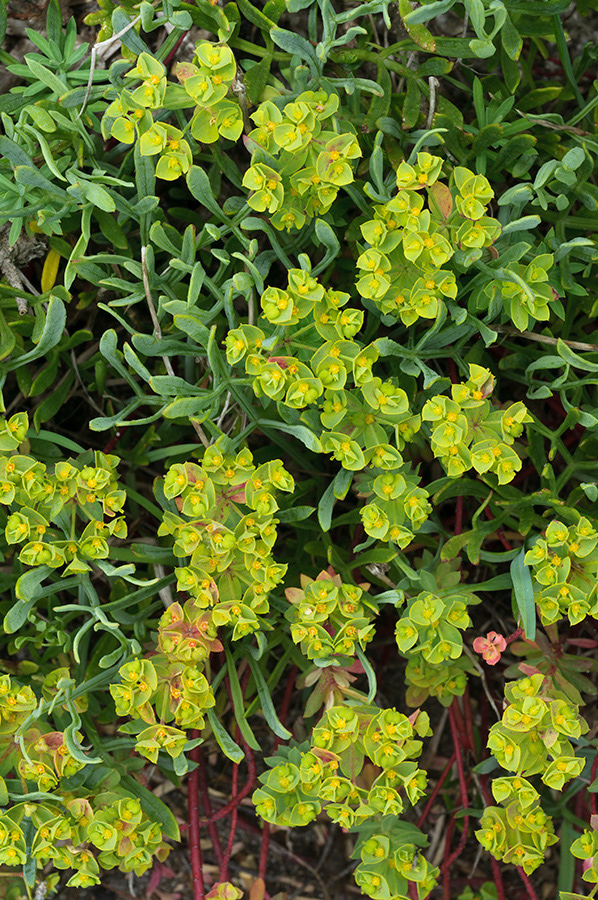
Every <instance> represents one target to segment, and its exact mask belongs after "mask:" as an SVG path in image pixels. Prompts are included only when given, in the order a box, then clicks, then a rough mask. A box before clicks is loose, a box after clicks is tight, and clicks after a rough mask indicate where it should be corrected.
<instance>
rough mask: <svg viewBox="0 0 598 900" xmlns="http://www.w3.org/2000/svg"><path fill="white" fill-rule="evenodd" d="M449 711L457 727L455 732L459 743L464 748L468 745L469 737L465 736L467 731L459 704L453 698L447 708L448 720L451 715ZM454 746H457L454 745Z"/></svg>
mask: <svg viewBox="0 0 598 900" xmlns="http://www.w3.org/2000/svg"><path fill="white" fill-rule="evenodd" d="M451 711H452V715H453V717H454V720H455V725H456V727H457V731H458V734H459V738H460V743H461V744H463V746H464V747H467V746H468V745H469V735H468V734H467V731H466V729H465V722H464V721H463V714H462V712H461V709H460V707H459V703H458V701H457V698H456V697H455V698H454V700H453V702H452V703H451V705H450V707H449V718H450V715H451ZM455 746H457V745H455ZM471 749H473V748H471Z"/></svg>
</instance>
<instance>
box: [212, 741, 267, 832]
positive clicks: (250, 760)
mask: <svg viewBox="0 0 598 900" xmlns="http://www.w3.org/2000/svg"><path fill="white" fill-rule="evenodd" d="M240 738H241V743H242V744H243V750H244V751H245V762H246V763H247V769H248V771H249V777H248V778H247V782H246V784H244V785H243V787H242V788H241V790H240V791H239V793H238V794H237V796H236V797H233V799H232V800H229V801H228V803H225V805H224V806H223V807H222V808H221V809H219V810H218V812H215V813H213V814H212V815H211V816H210V818H209V819H200V822H199V824H200V825H209V823H210V822H217V821H218V819H223V818H224V817H225V816H228V814H229V813H230V812H232V810H233V809H235V807H237V806H238V805H239V803H240V802H241V800H244V799H245V797H246V796H247V794H249V793H250V792H251V791H252V790H253V786H254V784H255V782H256V779H257V773H256V769H255V756H254V755H253V750H252V749H251V747H249V746H248V744H246V743H245V738H244V737H243V735H242V734H241V735H240Z"/></svg>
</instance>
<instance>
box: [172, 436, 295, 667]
mask: <svg viewBox="0 0 598 900" xmlns="http://www.w3.org/2000/svg"><path fill="white" fill-rule="evenodd" d="M293 489H294V482H293V479H292V477H291V476H290V475H289V473H288V472H287V471H286V470H285V469H284V468H283V466H282V463H281V462H280V460H274V461H272V462H267V463H264V464H263V465H261V466H257V467H256V466H255V465H254V464H253V458H252V455H251V453H250V452H249V450H247V449H245V450H241V451H240V452H239V453H237V454H233V453H228V452H227V451H226V449H225V445H224V444H223V443H222V441H217V442H216V443H215V444H212V445H211V446H210V447H208V448H207V449H206V450H205V452H204V455H203V458H202V460H201V466H199V465H196V464H195V463H181V464H178V463H177V464H176V465H174V466H171V468H170V469H169V471H168V473H167V475H166V478H165V479H164V485H163V490H164V495H165V496H166V497H167V498H168V499H171V500H174V501H175V502H176V505H177V507H178V509H179V511H180V515H176V514H175V513H171V512H165V513H164V517H163V521H162V524H161V525H160V527H159V529H158V534H159V535H160V536H163V535H170V536H171V537H172V539H173V542H174V546H173V549H174V553H175V556H177V557H178V558H179V559H185V558H188V562H187V564H186V565H185V566H182V567H179V568H177V569H176V570H175V571H176V575H177V587H178V589H179V590H180V591H185V592H187V593H189V594H190V596H191V601H188V603H187V604H186V607H185V610H184V611H183V615H182V616H181V615H180V614H179V611H178V607H176V606H175V607H174V609H173V608H172V607H171V608H170V609H169V610H167V611H166V613H165V614H164V617H163V625H162V626H161V637H160V641H161V648H162V649H163V650H164V652H165V653H166V654H167V655H170V654H172V653H174V654H178V655H179V658H181V659H182V660H183V661H196V660H197V659H200V658H204V659H205V656H206V655H207V653H206V654H205V655H204V656H203V657H201V656H199V655H198V654H199V653H200V651H199V650H198V649H197V647H195V646H194V647H192V648H191V649H192V650H193V651H194V652H193V653H191V654H190V655H189V656H188V657H185V656H182V655H181V654H182V653H183V647H187V648H188V647H189V644H188V640H187V637H184V638H183V637H180V640H179V639H178V638H177V639H176V640H175V636H176V635H177V634H178V635H179V636H180V635H188V634H189V633H190V632H189V629H190V627H191V625H192V624H193V623H194V624H193V627H195V626H196V627H197V628H198V629H199V630H200V631H203V633H205V635H206V636H207V637H208V638H209V639H210V635H211V634H212V630H213V633H214V634H215V628H217V627H219V626H221V625H231V626H232V627H233V631H232V639H233V640H237V639H238V638H240V637H243V636H245V635H247V634H251V633H252V632H254V631H256V630H258V628H260V627H261V626H260V620H259V619H258V616H265V615H266V614H267V613H268V610H269V606H268V595H269V593H270V591H271V590H272V589H273V588H274V587H276V585H277V584H279V583H280V582H281V581H282V578H283V577H284V574H285V572H286V569H287V567H286V565H279V564H278V563H276V562H275V560H274V559H273V557H272V555H271V551H272V548H273V546H274V542H275V541H276V525H277V520H276V519H275V518H274V516H275V513H276V510H277V509H278V502H277V500H276V494H277V493H278V492H279V491H287V492H292V491H293ZM173 616H174V617H175V620H173V618H172V617H173ZM169 635H172V637H169ZM196 637H197V636H196V635H195V634H194V636H193V640H196ZM197 641H198V644H200V643H201V641H200V640H199V638H197Z"/></svg>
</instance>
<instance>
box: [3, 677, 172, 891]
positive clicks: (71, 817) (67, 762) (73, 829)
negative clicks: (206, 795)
mask: <svg viewBox="0 0 598 900" xmlns="http://www.w3.org/2000/svg"><path fill="white" fill-rule="evenodd" d="M58 672H59V673H60V677H66V675H68V671H67V670H65V669H59V670H58ZM56 680H57V679H56V677H54V678H52V677H51V676H47V677H46V678H45V679H44V682H43V685H42V694H43V697H44V699H51V697H52V696H53V695H54V694H55V693H56V690H55V688H56ZM74 702H76V703H77V705H78V708H79V709H83V708H84V707H85V699H84V698H82V699H81V701H79V702H77V701H74ZM38 705H39V699H38V698H37V697H36V695H35V694H34V692H33V691H32V689H31V688H30V687H29V686H28V685H19V684H18V683H17V682H16V681H15V680H14V679H12V678H11V676H9V675H1V676H0V752H2V754H3V758H4V760H5V769H4V771H3V774H4V776H5V777H10V776H11V773H12V774H13V777H15V778H17V777H18V779H19V780H20V783H21V785H22V787H23V790H24V792H26V793H28V794H30V795H31V798H34V795H35V792H37V791H40V792H42V794H43V795H44V796H43V797H40V798H38V799H37V800H35V799H31V798H30V799H28V800H27V801H26V802H23V803H16V804H13V805H12V806H10V808H9V809H7V810H6V811H4V812H3V813H2V815H1V816H0V863H2V864H4V865H9V866H22V865H24V864H25V862H26V861H27V860H28V858H29V852H30V857H31V858H32V859H33V860H34V862H35V865H36V866H37V867H38V868H39V869H43V868H47V867H48V864H51V866H52V867H53V868H55V869H72V870H74V873H73V874H72V875H71V877H70V879H69V881H68V884H69V885H71V886H74V887H89V886H91V885H93V884H99V882H100V877H99V869H100V866H101V867H102V868H103V869H111V868H114V867H115V866H117V867H118V868H120V870H121V871H123V872H135V873H136V874H138V875H141V874H142V873H143V872H145V871H146V870H147V869H148V868H150V866H151V865H152V862H153V857H154V856H158V858H161V859H165V858H166V856H167V855H168V852H169V847H168V845H167V844H165V843H164V842H163V840H162V834H161V832H160V828H159V826H158V825H156V824H155V823H153V822H151V821H150V819H149V818H148V817H147V815H146V814H145V813H143V812H142V809H141V806H140V803H139V801H138V800H137V799H134V798H133V797H131V796H130V795H128V794H127V793H126V791H123V790H122V789H121V788H119V787H118V788H111V791H112V792H111V793H106V792H105V791H100V792H99V793H95V794H93V793H92V794H90V793H88V792H86V791H85V789H78V790H77V791H76V792H73V791H72V790H70V789H66V788H65V784H66V782H65V781H64V780H63V779H70V778H72V776H74V775H75V774H76V773H77V772H79V771H80V770H81V769H83V768H84V767H85V762H84V761H82V760H81V759H79V758H75V757H73V755H72V754H71V752H70V751H69V749H68V746H67V743H68V741H67V739H66V736H65V734H64V733H63V732H61V731H53V730H52V728H51V726H50V725H49V724H48V723H47V722H45V721H44V720H43V719H41V718H37V720H36V724H35V727H31V728H26V729H25V730H24V731H23V733H22V736H21V739H20V740H15V734H16V732H17V731H18V730H19V729H21V730H23V726H24V725H25V720H26V719H27V717H28V716H30V715H31V714H32V713H33V712H34V711H35V710H36V708H37V707H38ZM74 737H75V739H76V740H77V741H81V739H82V735H81V734H80V733H75V735H74ZM112 780H113V782H114V783H116V782H117V781H118V778H117V779H116V780H114V779H112ZM54 792H55V794H54ZM53 794H54V795H53ZM31 825H33V834H32V836H31V835H30V836H29V837H28V840H29V841H32V843H31V844H30V845H28V844H27V843H26V841H25V830H28V829H30V828H31ZM28 833H29V832H28ZM29 846H30V851H29V850H28V847H29ZM97 851H100V852H99V853H98V852H97ZM50 879H51V883H53V882H54V881H55V880H57V878H56V876H54V875H51V876H50Z"/></svg>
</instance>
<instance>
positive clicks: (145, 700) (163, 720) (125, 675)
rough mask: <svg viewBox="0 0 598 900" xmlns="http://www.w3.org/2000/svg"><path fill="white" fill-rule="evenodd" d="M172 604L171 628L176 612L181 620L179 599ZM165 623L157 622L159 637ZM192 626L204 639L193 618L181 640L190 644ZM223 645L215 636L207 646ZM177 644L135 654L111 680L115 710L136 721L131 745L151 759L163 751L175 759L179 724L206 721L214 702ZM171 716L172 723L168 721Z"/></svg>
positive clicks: (180, 740) (180, 744)
mask: <svg viewBox="0 0 598 900" xmlns="http://www.w3.org/2000/svg"><path fill="white" fill-rule="evenodd" d="M173 606H175V607H176V610H174V611H173V612H171V610H172V606H171V607H169V608H168V610H167V613H168V621H169V624H170V626H171V627H172V626H174V625H175V624H176V623H177V621H179V617H180V620H182V610H181V607H180V605H179V604H178V603H177V604H173ZM164 627H165V626H164V625H163V621H161V622H160V639H161V638H162V635H163V632H164ZM166 627H168V626H166ZM194 631H197V636H198V638H200V639H204V640H205V635H204V634H203V633H202V631H201V630H200V629H199V628H197V626H196V625H195V624H194V623H191V624H190V626H189V628H188V629H185V632H184V640H186V641H187V643H191V644H193V643H194V641H193V633H194ZM173 636H174V635H173V633H172V632H171V633H170V638H171V644H172V645H173V646H174V641H173V640H172V638H173ZM181 643H183V641H181ZM197 643H198V646H202V647H203V646H204V644H203V643H201V644H200V641H198V642H197ZM169 646H170V645H169ZM221 646H222V645H221V644H219V643H218V642H216V641H213V642H212V644H211V645H208V647H209V649H212V650H213V649H218V648H220V647H221ZM176 649H177V648H175V649H174V650H172V651H171V653H170V654H169V655H167V654H166V653H164V652H162V653H158V654H156V655H154V656H152V658H151V659H135V660H132V661H131V662H128V663H125V665H124V666H121V668H120V670H119V675H120V677H121V682H120V684H111V685H110V693H111V694H112V697H113V699H114V703H115V707H116V714H117V715H118V716H131V717H132V718H133V719H135V720H140V721H139V727H138V728H137V738H136V744H135V749H136V750H137V752H138V753H141V755H142V756H145V757H146V758H147V759H149V760H151V762H156V761H157V759H158V753H159V752H160V751H161V750H163V751H164V752H165V753H167V754H168V755H169V756H170V757H171V758H172V759H176V758H178V757H179V756H180V755H181V753H182V752H183V749H184V747H185V744H186V743H187V738H186V735H185V731H184V730H183V729H189V728H196V729H198V730H201V729H202V728H203V727H204V724H205V721H204V713H205V711H206V709H209V708H211V707H212V706H214V696H213V694H212V689H211V687H210V685H209V684H208V682H207V680H206V677H205V675H204V674H203V672H202V671H201V670H200V668H199V667H198V666H197V665H191V664H185V662H182V661H180V660H177V652H176ZM206 652H207V650H206ZM185 655H186V654H185ZM204 658H205V657H204ZM172 660H174V661H172ZM154 709H155V710H156V711H157V713H158V717H159V720H160V721H158V719H157V717H156V713H155V712H154ZM173 721H174V723H175V725H174V726H173V725H169V724H168V723H169V722H173ZM141 723H145V724H146V725H147V726H148V727H147V728H144V727H143V724H141ZM175 726H178V727H175ZM129 730H130V729H129Z"/></svg>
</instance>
